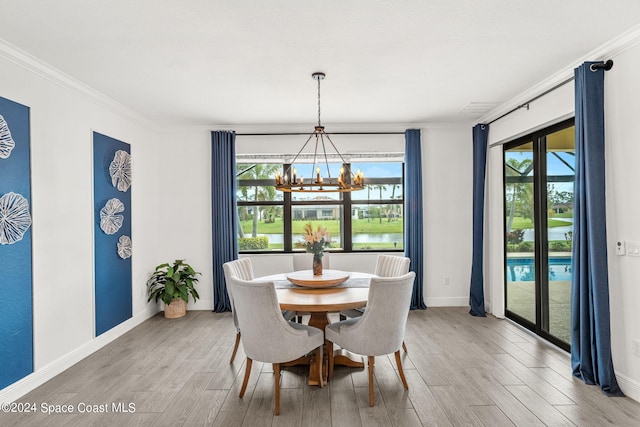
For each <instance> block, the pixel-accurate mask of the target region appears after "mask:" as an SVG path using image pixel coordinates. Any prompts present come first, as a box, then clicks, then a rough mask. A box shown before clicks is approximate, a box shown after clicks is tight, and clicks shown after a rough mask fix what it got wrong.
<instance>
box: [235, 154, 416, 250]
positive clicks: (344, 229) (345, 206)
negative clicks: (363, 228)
mask: <svg viewBox="0 0 640 427" xmlns="http://www.w3.org/2000/svg"><path fill="white" fill-rule="evenodd" d="M237 163H238V164H253V163H260V162H248V161H246V160H243V161H242V162H237ZM387 163H400V164H401V165H402V168H401V176H400V177H387V178H366V181H365V185H375V184H391V185H398V184H399V185H401V186H402V191H401V193H400V196H399V197H398V198H396V199H379V198H376V199H366V200H355V201H354V200H353V199H352V197H351V194H352V193H351V192H345V193H340V194H341V195H342V197H341V198H338V199H327V200H313V201H310V200H293V197H292V194H291V193H289V192H283V200H273V201H266V200H261V201H260V200H258V201H251V200H238V199H237V195H234V196H235V197H236V210H237V209H238V207H240V206H279V207H281V208H282V221H283V230H282V233H283V248H282V250H263V251H260V250H245V251H240V253H241V254H282V253H296V252H300V250H299V249H297V250H296V249H294V247H293V243H292V242H293V238H292V237H293V225H292V221H293V208H294V207H296V206H319V207H322V206H339V207H341V209H342V218H341V219H340V220H341V223H342V224H341V236H340V237H341V239H340V240H341V248H336V249H329V250H330V251H331V252H343V253H367V252H400V253H402V252H404V248H401V249H356V250H354V249H353V221H352V219H353V218H352V215H351V213H352V210H353V207H354V206H362V205H372V206H377V205H379V206H382V205H401V206H402V207H403V218H404V197H405V193H404V190H405V163H404V162H403V161H389V162H387ZM273 164H279V165H281V166H282V169H281V170H287V169H288V168H289V166H290V164H289V163H275V162H274V163H273ZM345 165H346V166H348V167H350V166H351V163H345ZM240 183H242V184H244V185H243V186H273V185H274V181H273V179H243V180H238V181H237V184H236V185H237V187H238V188H239V187H240ZM361 191H365V190H361ZM319 194H321V193H319ZM315 221H317V220H315ZM404 233H405V230H404V229H403V230H402V234H403V237H404Z"/></svg>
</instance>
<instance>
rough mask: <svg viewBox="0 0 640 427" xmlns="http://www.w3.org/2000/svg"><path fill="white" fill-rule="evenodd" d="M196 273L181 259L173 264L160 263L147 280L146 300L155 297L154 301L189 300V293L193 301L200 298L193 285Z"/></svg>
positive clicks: (168, 302) (166, 302)
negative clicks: (147, 296)
mask: <svg viewBox="0 0 640 427" xmlns="http://www.w3.org/2000/svg"><path fill="white" fill-rule="evenodd" d="M198 274H201V273H198V272H197V271H195V270H194V269H193V267H191V266H190V265H189V264H187V263H185V262H184V260H182V259H177V260H175V261H174V262H173V265H169V264H168V263H165V264H160V265H159V266H157V267H156V270H155V271H154V273H153V274H152V275H151V277H150V278H149V280H147V293H148V295H149V298H148V299H147V302H148V301H151V300H152V299H154V298H155V300H156V302H158V300H162V301H163V302H164V303H165V304H170V303H171V300H173V299H174V298H180V299H182V300H184V301H185V302H189V295H191V297H192V298H193V300H194V301H197V300H198V298H200V295H198V291H196V289H195V287H194V285H195V284H196V283H198V277H197V275H198Z"/></svg>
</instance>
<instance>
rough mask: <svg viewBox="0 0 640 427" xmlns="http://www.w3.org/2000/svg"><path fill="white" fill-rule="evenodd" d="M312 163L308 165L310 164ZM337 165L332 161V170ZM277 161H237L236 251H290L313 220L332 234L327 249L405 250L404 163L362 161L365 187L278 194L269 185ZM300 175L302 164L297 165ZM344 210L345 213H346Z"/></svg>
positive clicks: (354, 168) (280, 167) (354, 167)
mask: <svg viewBox="0 0 640 427" xmlns="http://www.w3.org/2000/svg"><path fill="white" fill-rule="evenodd" d="M309 166H311V165H309ZM340 166H341V165H340V164H338V163H336V164H335V165H334V164H331V170H332V173H333V169H335V171H336V173H337V171H338V170H339V169H340ZM287 167H288V165H286V164H280V163H237V166H236V175H237V179H238V180H237V192H236V198H237V215H238V221H239V227H238V246H239V250H240V252H274V251H277V252H294V251H298V250H301V248H300V247H299V243H300V239H301V234H302V228H303V226H304V224H306V223H308V222H311V223H312V224H313V225H314V227H316V226H317V225H322V226H323V227H325V228H327V230H328V231H329V233H330V234H331V241H332V247H331V250H341V251H345V252H354V251H367V250H370V251H401V250H403V249H404V165H403V163H402V162H397V161H387V162H362V163H352V164H350V165H349V167H350V168H351V170H352V171H354V172H355V171H357V170H358V169H360V170H362V171H364V172H365V174H366V175H365V184H366V185H365V189H364V190H360V191H354V192H352V193H282V192H280V191H276V189H275V187H274V186H273V183H274V181H273V179H274V178H273V177H274V176H275V173H276V171H278V170H280V171H284V170H285V169H286V168H287ZM297 169H298V173H299V174H301V175H302V174H303V173H304V172H303V171H304V170H305V165H299V166H297ZM345 213H347V214H345Z"/></svg>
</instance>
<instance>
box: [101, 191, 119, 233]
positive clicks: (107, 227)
mask: <svg viewBox="0 0 640 427" xmlns="http://www.w3.org/2000/svg"><path fill="white" fill-rule="evenodd" d="M119 212H124V203H122V202H121V201H120V200H119V199H116V198H113V199H109V201H107V204H105V205H104V207H103V208H102V209H100V229H102V231H104V232H105V233H106V234H114V233H116V232H117V231H118V230H120V227H122V222H123V221H124V215H118V213H119Z"/></svg>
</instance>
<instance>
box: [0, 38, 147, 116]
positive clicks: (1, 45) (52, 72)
mask: <svg viewBox="0 0 640 427" xmlns="http://www.w3.org/2000/svg"><path fill="white" fill-rule="evenodd" d="M0 58H4V59H6V60H7V61H9V62H13V63H14V64H16V65H18V66H20V67H22V68H24V69H26V70H27V71H30V72H31V73H33V74H35V75H37V76H40V77H42V78H44V79H45V80H48V81H50V82H52V83H54V84H56V85H58V86H60V87H62V88H64V89H67V90H69V91H71V92H73V93H75V94H77V95H80V96H82V97H83V98H85V99H88V100H90V101H93V102H95V103H97V104H100V105H101V106H103V107H105V108H107V109H109V110H111V111H113V112H115V113H119V114H123V115H126V116H128V117H130V118H132V119H134V120H136V121H138V122H140V123H142V124H143V125H145V126H146V127H149V128H154V129H155V128H157V127H158V126H157V125H156V124H155V123H154V122H153V121H151V120H149V119H148V118H147V117H145V116H143V115H142V114H140V113H138V112H137V111H135V110H132V109H130V108H129V107H126V106H125V105H124V104H121V103H120V102H118V101H116V100H114V99H113V98H110V97H108V96H107V95H105V94H103V93H102V92H99V91H97V90H96V89H93V88H92V87H90V86H87V85H86V84H84V83H82V82H80V81H79V80H77V79H75V78H74V77H72V76H70V75H68V74H66V73H64V72H63V71H60V70H58V69H57V68H55V67H53V66H51V65H49V64H47V63H46V62H44V61H42V60H40V59H38V58H36V57H35V56H33V55H31V54H29V53H27V52H25V51H24V50H22V49H20V48H18V47H17V46H14V45H12V44H11V43H9V42H7V41H5V40H3V39H0Z"/></svg>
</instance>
